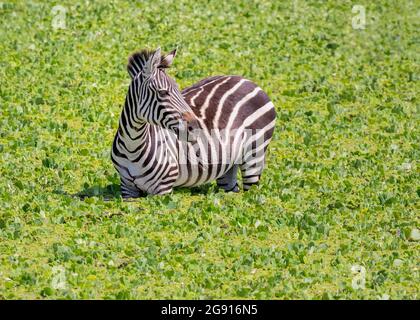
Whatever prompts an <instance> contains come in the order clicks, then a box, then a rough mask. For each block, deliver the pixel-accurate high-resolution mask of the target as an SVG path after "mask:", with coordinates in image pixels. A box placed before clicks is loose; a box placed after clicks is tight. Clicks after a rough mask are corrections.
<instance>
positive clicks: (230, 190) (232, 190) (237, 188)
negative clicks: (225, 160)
mask: <svg viewBox="0 0 420 320" xmlns="http://www.w3.org/2000/svg"><path fill="white" fill-rule="evenodd" d="M225 191H226V192H235V193H238V192H239V186H238V184H235V186H234V187H233V188H232V189H225Z"/></svg>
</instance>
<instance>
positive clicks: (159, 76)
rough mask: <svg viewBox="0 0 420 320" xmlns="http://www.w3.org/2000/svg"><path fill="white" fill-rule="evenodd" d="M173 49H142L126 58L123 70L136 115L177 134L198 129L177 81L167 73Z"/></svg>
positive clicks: (172, 57)
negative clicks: (126, 63)
mask: <svg viewBox="0 0 420 320" xmlns="http://www.w3.org/2000/svg"><path fill="white" fill-rule="evenodd" d="M175 55H176V50H173V51H171V52H170V53H168V54H167V55H161V51H160V48H158V49H157V50H155V51H148V50H142V51H140V52H137V53H134V54H133V55H132V56H131V57H130V58H129V61H128V65H127V70H128V73H129V74H130V76H131V79H132V81H131V84H130V90H129V94H130V91H132V92H133V95H132V96H131V97H129V96H128V95H129V94H128V95H127V99H132V100H134V101H132V105H133V108H134V109H135V110H132V112H133V113H134V114H135V116H136V118H137V119H139V120H142V121H146V122H148V123H150V124H154V125H157V126H160V127H162V128H165V129H169V130H172V131H173V132H175V134H177V135H179V136H181V135H183V134H181V133H182V132H186V130H187V129H188V130H195V129H197V128H198V120H197V118H196V116H195V114H194V112H193V111H192V110H191V108H190V106H189V105H188V104H187V103H186V102H185V100H184V98H183V97H182V94H181V91H180V89H179V87H178V85H177V83H176V82H175V81H174V80H173V79H172V78H171V77H169V76H168V75H167V73H166V69H167V68H169V67H170V66H171V64H172V61H173V59H174V58H175Z"/></svg>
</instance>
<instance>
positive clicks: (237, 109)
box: [182, 76, 276, 130]
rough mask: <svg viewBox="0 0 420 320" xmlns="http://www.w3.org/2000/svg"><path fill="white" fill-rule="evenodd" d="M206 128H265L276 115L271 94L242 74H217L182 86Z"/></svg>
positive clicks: (187, 99)
mask: <svg viewBox="0 0 420 320" xmlns="http://www.w3.org/2000/svg"><path fill="white" fill-rule="evenodd" d="M182 95H183V96H184V99H185V100H186V102H187V103H188V104H189V105H190V107H191V109H192V110H193V111H194V113H195V114H196V116H197V117H198V118H199V119H200V120H201V123H202V124H203V126H204V127H205V128H206V129H210V130H211V129H228V130H230V129H237V128H239V127H241V126H244V125H245V127H246V128H249V129H262V128H264V127H265V126H266V125H268V124H269V123H271V122H272V121H273V120H274V119H275V116H276V114H275V110H274V106H273V105H272V103H271V101H270V98H269V97H268V95H267V94H266V93H265V92H264V91H263V90H262V89H261V88H260V87H258V86H257V85H256V84H255V83H253V82H252V81H250V80H247V79H245V78H243V77H240V76H214V77H210V78H206V79H203V80H201V81H199V82H198V83H196V84H194V85H192V86H191V87H188V88H185V89H184V90H182Z"/></svg>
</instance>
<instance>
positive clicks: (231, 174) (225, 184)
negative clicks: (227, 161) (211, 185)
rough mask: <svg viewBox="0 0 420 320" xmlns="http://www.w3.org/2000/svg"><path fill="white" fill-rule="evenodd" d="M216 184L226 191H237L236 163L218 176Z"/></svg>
mask: <svg viewBox="0 0 420 320" xmlns="http://www.w3.org/2000/svg"><path fill="white" fill-rule="evenodd" d="M216 181H217V185H218V186H219V188H222V189H224V190H225V191H226V192H239V186H238V165H237V164H235V165H233V167H232V168H230V169H229V170H228V171H227V172H226V173H225V174H224V175H223V176H221V177H220V178H218V179H217V180H216Z"/></svg>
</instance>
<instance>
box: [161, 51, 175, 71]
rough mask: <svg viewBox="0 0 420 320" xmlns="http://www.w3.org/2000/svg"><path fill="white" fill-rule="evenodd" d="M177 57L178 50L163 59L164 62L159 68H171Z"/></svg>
mask: <svg viewBox="0 0 420 320" xmlns="http://www.w3.org/2000/svg"><path fill="white" fill-rule="evenodd" d="M175 56H176V49H174V50H172V51H171V52H169V53H168V54H167V55H166V56H164V57H162V60H161V62H160V64H159V68H169V67H170V66H171V64H172V62H173V61H174V58H175Z"/></svg>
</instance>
